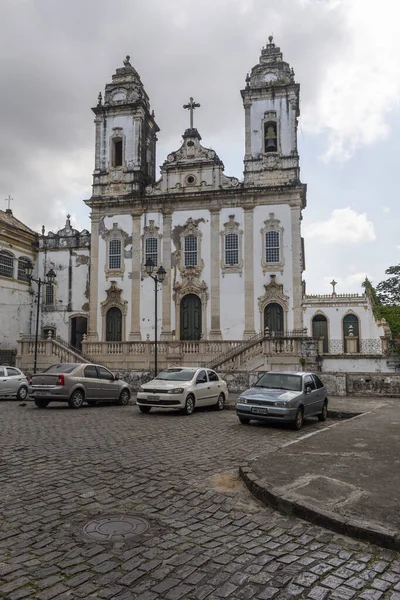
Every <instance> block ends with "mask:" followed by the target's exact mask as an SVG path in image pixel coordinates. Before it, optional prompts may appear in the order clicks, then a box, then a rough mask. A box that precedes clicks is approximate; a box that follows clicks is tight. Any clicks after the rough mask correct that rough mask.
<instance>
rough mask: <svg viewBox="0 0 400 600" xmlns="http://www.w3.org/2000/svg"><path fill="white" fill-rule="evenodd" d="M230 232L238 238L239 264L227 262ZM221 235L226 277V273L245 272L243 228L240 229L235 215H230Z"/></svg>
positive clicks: (222, 265)
mask: <svg viewBox="0 0 400 600" xmlns="http://www.w3.org/2000/svg"><path fill="white" fill-rule="evenodd" d="M229 234H235V235H237V240H238V262H237V264H234V265H232V264H229V263H226V262H225V260H226V248H225V245H226V237H227V235H229ZM220 236H221V263H220V264H221V271H222V276H223V277H224V276H225V274H226V273H239V274H240V276H242V273H243V229H240V224H239V223H238V222H237V221H235V215H229V221H227V222H226V223H224V229H223V230H222V231H220Z"/></svg>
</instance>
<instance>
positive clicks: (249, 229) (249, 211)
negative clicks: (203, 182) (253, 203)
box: [243, 208, 256, 339]
mask: <svg viewBox="0 0 400 600" xmlns="http://www.w3.org/2000/svg"><path fill="white" fill-rule="evenodd" d="M255 333H256V331H255V329H254V225H253V208H245V209H244V332H243V337H244V339H247V338H249V337H251V336H253V335H255Z"/></svg>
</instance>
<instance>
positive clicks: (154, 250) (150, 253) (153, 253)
mask: <svg viewBox="0 0 400 600" xmlns="http://www.w3.org/2000/svg"><path fill="white" fill-rule="evenodd" d="M145 254H146V257H145V260H146V262H147V260H149V259H150V260H152V261H153V264H154V266H155V267H157V266H158V239H157V238H155V237H149V238H147V239H146V252H145Z"/></svg>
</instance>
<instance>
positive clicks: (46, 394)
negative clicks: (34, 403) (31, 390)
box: [35, 392, 50, 396]
mask: <svg viewBox="0 0 400 600" xmlns="http://www.w3.org/2000/svg"><path fill="white" fill-rule="evenodd" d="M35 396H50V392H36V394H35Z"/></svg>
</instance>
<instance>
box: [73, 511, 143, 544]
mask: <svg viewBox="0 0 400 600" xmlns="http://www.w3.org/2000/svg"><path fill="white" fill-rule="evenodd" d="M148 528H149V524H148V522H147V521H145V520H144V519H142V518H141V517H132V516H125V515H110V516H109V517H98V518H97V519H94V520H93V521H90V522H89V523H87V524H86V525H85V526H84V528H83V533H84V534H85V535H86V536H87V537H89V538H91V539H93V540H96V541H97V542H113V541H124V540H126V539H128V538H131V537H134V536H135V535H139V534H140V533H144V532H145V531H147V529H148Z"/></svg>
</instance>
